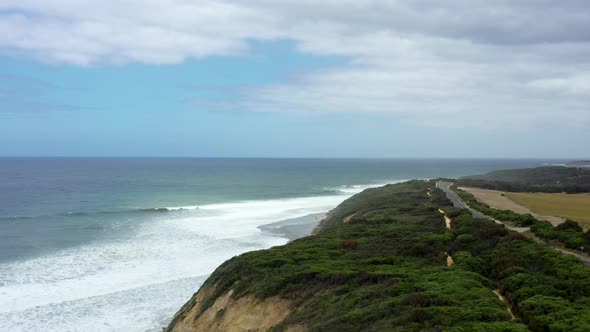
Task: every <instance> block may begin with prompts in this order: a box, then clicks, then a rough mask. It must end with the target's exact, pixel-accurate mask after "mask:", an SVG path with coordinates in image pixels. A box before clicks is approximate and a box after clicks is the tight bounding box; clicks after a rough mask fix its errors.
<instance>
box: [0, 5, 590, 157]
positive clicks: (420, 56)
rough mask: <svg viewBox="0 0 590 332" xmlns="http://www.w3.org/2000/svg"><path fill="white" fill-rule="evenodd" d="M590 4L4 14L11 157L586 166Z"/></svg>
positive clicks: (4, 128)
mask: <svg viewBox="0 0 590 332" xmlns="http://www.w3.org/2000/svg"><path fill="white" fill-rule="evenodd" d="M589 31H590V2H588V1H586V0H564V1H548V0H519V1H509V0H506V1H500V0H496V1H491V0H455V1H437V0H412V1H410V0H391V1H385V0H383V1H378V0H366V1H358V0H355V1H349V0H324V1H320V2H318V1H315V0H314V1H311V0H282V1H278V0H249V1H195V0H168V1H162V0H160V1H154V0H117V1H114V0H101V1H99V0H94V1H90V0H52V1H47V0H0V156H181V157H189V156H195V157H320V158H331V157H352V158H390V157H394V158H395V157H398V158H403V157H417V158H429V157H432V158H441V157H448V158H571V159H580V158H590V32H589Z"/></svg>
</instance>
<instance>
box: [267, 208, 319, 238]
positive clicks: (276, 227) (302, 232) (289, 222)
mask: <svg viewBox="0 0 590 332" xmlns="http://www.w3.org/2000/svg"><path fill="white" fill-rule="evenodd" d="M329 213H330V211H327V212H317V213H312V214H308V215H305V216H301V217H296V218H290V219H285V220H281V221H277V222H273V223H270V224H265V225H260V226H258V229H260V230H261V231H263V232H268V233H271V234H275V235H279V236H281V237H284V238H286V239H287V240H289V242H291V241H293V240H297V239H300V238H302V237H306V236H310V235H314V234H315V232H316V229H317V228H318V227H319V225H320V224H321V222H322V221H323V220H324V219H326V218H327V216H328V215H329Z"/></svg>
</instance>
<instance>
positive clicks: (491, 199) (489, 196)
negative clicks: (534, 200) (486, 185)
mask: <svg viewBox="0 0 590 332" xmlns="http://www.w3.org/2000/svg"><path fill="white" fill-rule="evenodd" d="M459 189H462V190H465V191H466V192H468V193H470V194H471V195H473V196H475V198H476V199H477V200H478V201H480V202H482V203H485V204H487V205H489V206H491V207H493V208H495V209H499V210H510V211H513V212H516V213H519V214H527V213H528V214H531V215H532V216H533V217H535V218H537V219H539V220H547V221H549V222H550V223H551V224H553V226H556V225H559V224H561V223H563V222H564V221H565V219H563V218H560V217H556V216H545V215H540V214H537V213H534V212H533V211H531V210H530V209H529V208H527V207H525V206H522V205H520V204H518V203H516V202H515V201H513V200H511V199H510V198H508V197H507V196H506V195H505V193H504V192H502V191H497V190H489V189H481V188H472V187H460V188H459Z"/></svg>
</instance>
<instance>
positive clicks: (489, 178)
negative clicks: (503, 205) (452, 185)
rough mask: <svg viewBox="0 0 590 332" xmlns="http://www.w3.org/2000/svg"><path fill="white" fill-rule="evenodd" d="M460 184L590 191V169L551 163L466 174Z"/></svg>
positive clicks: (530, 190)
mask: <svg viewBox="0 0 590 332" xmlns="http://www.w3.org/2000/svg"><path fill="white" fill-rule="evenodd" d="M457 183H458V184H459V185H461V186H469V187H478V188H484V189H494V190H502V191H512V192H547V193H558V192H566V193H583V192H590V169H588V168H575V167H562V166H547V167H537V168H524V169H511V170H501V171H493V172H490V173H487V174H483V175H475V176H466V177H462V178H460V179H459V180H458V181H457Z"/></svg>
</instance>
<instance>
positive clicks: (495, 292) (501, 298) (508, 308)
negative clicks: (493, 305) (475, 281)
mask: <svg viewBox="0 0 590 332" xmlns="http://www.w3.org/2000/svg"><path fill="white" fill-rule="evenodd" d="M494 294H496V296H497V297H498V298H499V299H500V301H502V302H504V304H506V310H508V312H509V313H510V316H511V317H512V320H515V319H516V317H515V316H514V313H513V312H512V309H511V308H510V303H508V301H506V298H504V296H502V294H501V293H500V290H499V289H494Z"/></svg>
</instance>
